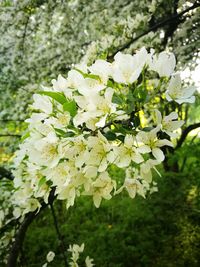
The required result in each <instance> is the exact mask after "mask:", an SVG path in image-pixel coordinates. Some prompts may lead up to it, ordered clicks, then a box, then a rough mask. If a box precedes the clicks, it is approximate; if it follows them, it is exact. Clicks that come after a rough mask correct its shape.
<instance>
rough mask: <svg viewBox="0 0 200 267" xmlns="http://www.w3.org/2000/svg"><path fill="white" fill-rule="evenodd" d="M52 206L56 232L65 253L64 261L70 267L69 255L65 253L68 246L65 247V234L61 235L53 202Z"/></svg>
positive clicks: (63, 253)
mask: <svg viewBox="0 0 200 267" xmlns="http://www.w3.org/2000/svg"><path fill="white" fill-rule="evenodd" d="M50 207H51V213H52V217H53V221H54V226H55V229H56V233H57V236H58V240H59V241H60V246H61V250H62V255H63V260H64V263H65V267H68V263H67V256H66V253H65V251H66V247H65V244H64V240H63V236H62V235H61V233H60V230H59V227H58V221H57V217H56V213H55V210H54V207H53V203H51V204H50Z"/></svg>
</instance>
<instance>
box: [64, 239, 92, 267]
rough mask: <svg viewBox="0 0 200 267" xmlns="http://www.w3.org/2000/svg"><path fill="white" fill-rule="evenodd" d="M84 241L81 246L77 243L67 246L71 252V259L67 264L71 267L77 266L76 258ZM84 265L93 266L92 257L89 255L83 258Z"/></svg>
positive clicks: (81, 249)
mask: <svg viewBox="0 0 200 267" xmlns="http://www.w3.org/2000/svg"><path fill="white" fill-rule="evenodd" d="M84 247H85V245H84V243H83V244H81V246H79V245H77V244H73V245H70V246H69V249H68V251H69V252H71V254H72V256H71V258H70V259H71V261H70V263H69V265H70V266H71V267H78V266H79V265H78V260H79V257H80V253H82V252H83V251H84ZM85 266H86V267H93V266H94V263H93V259H91V258H90V257H89V256H87V257H86V259H85Z"/></svg>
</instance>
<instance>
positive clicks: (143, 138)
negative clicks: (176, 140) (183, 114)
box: [136, 126, 173, 162]
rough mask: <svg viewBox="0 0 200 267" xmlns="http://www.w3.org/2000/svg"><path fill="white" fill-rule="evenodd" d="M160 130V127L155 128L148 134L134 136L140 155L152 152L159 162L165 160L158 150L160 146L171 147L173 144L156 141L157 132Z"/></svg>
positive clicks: (141, 133)
mask: <svg viewBox="0 0 200 267" xmlns="http://www.w3.org/2000/svg"><path fill="white" fill-rule="evenodd" d="M159 130H160V126H157V127H156V128H154V129H153V130H151V131H150V132H143V131H141V132H139V133H138V134H137V136H136V139H137V141H138V143H139V148H138V151H139V152H141V153H144V154H145V153H149V152H150V151H151V152H152V154H153V156H154V157H155V158H156V159H157V160H158V161H159V162H162V161H163V160H164V158H165V156H164V153H163V151H162V150H161V149H160V147H162V146H172V147H173V144H172V143H171V142H170V141H169V140H167V139H162V140H158V138H157V132H158V131H159Z"/></svg>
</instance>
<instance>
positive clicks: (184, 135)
mask: <svg viewBox="0 0 200 267" xmlns="http://www.w3.org/2000/svg"><path fill="white" fill-rule="evenodd" d="M199 127H200V122H199V123H195V124H192V125H190V126H188V127H187V128H185V129H184V130H183V132H182V134H181V137H180V139H179V140H178V142H177V145H176V148H175V149H177V148H179V147H181V146H182V144H183V142H184V141H185V139H186V137H187V135H188V134H189V132H191V131H192V130H194V129H197V128H199Z"/></svg>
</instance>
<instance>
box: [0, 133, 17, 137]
mask: <svg viewBox="0 0 200 267" xmlns="http://www.w3.org/2000/svg"><path fill="white" fill-rule="evenodd" d="M6 136H11V137H21V135H20V134H9V133H7V134H0V137H6Z"/></svg>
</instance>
